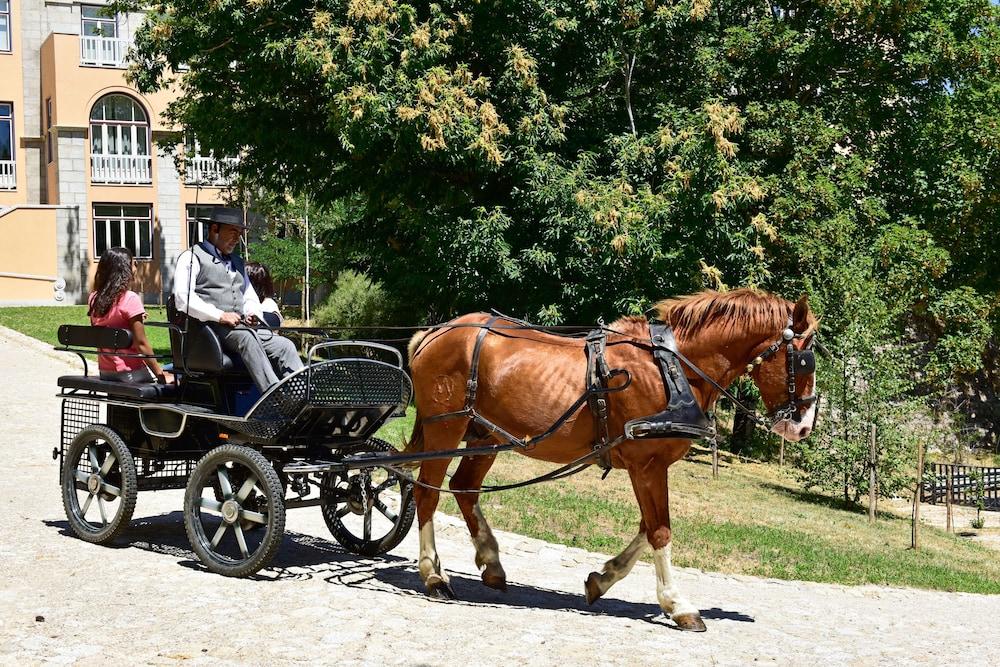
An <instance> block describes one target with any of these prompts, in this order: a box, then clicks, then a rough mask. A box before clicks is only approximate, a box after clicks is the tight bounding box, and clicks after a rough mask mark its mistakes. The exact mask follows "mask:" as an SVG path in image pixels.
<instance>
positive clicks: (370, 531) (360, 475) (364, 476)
mask: <svg viewBox="0 0 1000 667" xmlns="http://www.w3.org/2000/svg"><path fill="white" fill-rule="evenodd" d="M387 451H390V452H395V451H397V450H396V448H395V447H393V446H392V445H390V444H389V443H388V442H386V441H385V440H379V439H378V438H372V439H370V440H369V441H368V442H366V443H365V445H364V447H362V448H360V449H359V450H358V452H357V453H365V452H387ZM320 495H321V499H322V501H323V504H322V509H323V520H324V521H326V527H327V528H329V529H330V532H331V533H332V534H333V536H334V538H336V540H337V542H339V543H340V544H341V546H343V547H344V548H345V549H347V550H348V551H350V552H351V553H355V554H358V555H359V556H378V555H379V554H384V553H386V552H388V551H391V550H392V549H394V548H395V547H396V545H398V544H399V543H400V542H401V541H402V540H403V538H404V537H406V533H408V532H409V530H410V526H412V525H413V515H414V513H415V512H416V505H415V504H414V502H413V484H412V483H411V482H409V481H407V480H406V479H405V478H403V477H400V476H399V475H397V474H396V473H394V472H392V471H390V470H386V469H384V468H363V469H360V470H347V471H342V472H328V473H326V474H325V475H323V482H322V490H321V494H320Z"/></svg>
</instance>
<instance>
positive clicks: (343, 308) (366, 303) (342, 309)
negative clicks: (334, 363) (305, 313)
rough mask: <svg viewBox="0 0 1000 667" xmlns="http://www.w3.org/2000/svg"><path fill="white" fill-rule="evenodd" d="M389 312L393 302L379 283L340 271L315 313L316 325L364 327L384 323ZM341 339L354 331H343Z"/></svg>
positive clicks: (361, 274) (363, 275)
mask: <svg viewBox="0 0 1000 667" xmlns="http://www.w3.org/2000/svg"><path fill="white" fill-rule="evenodd" d="M392 312H393V300H392V298H391V297H390V295H389V294H388V293H387V292H386V290H385V288H383V287H382V284H381V283H378V282H372V280H371V279H370V278H368V276H366V275H365V274H363V273H359V272H357V271H353V270H351V269H346V270H344V271H341V272H340V273H339V274H338V275H337V281H336V283H335V284H334V286H333V291H332V292H331V293H330V296H329V298H327V300H326V303H324V304H323V305H322V306H320V307H319V308H318V309H317V310H316V314H315V317H314V319H315V323H316V325H317V326H338V327H366V326H373V325H376V324H385V323H386V322H388V321H389V318H390V317H391V315H392ZM343 333H344V335H345V336H348V337H350V336H354V335H355V333H356V332H354V331H345V332H343Z"/></svg>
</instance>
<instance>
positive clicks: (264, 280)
mask: <svg viewBox="0 0 1000 667" xmlns="http://www.w3.org/2000/svg"><path fill="white" fill-rule="evenodd" d="M246 269H247V278H249V279H250V285H251V286H253V291H254V292H256V293H257V298H258V299H260V308H261V310H263V311H264V322H265V323H266V324H267V326H269V327H280V326H281V323H282V322H284V321H285V318H284V317H282V316H281V313H280V312H278V304H276V303H275V302H274V299H273V298H271V297H273V296H274V281H273V280H271V272H270V271H268V270H267V267H266V266H264V265H263V264H261V263H260V262H247V264H246Z"/></svg>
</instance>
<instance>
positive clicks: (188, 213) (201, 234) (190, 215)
mask: <svg viewBox="0 0 1000 667" xmlns="http://www.w3.org/2000/svg"><path fill="white" fill-rule="evenodd" d="M220 206H221V204H188V205H187V206H185V207H184V217H185V219H186V220H187V241H188V246H189V247H190V246H193V245H194V244H196V243H200V242H201V241H204V240H205V238H206V237H205V232H206V231H208V223H205V222H198V217H199V216H198V213H199V212H200V213H201V217H208V214H209V212H211V210H212V209H215V208H219V207H220Z"/></svg>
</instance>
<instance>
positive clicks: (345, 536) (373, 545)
mask: <svg viewBox="0 0 1000 667" xmlns="http://www.w3.org/2000/svg"><path fill="white" fill-rule="evenodd" d="M379 451H382V452H398V451H399V450H397V449H396V448H395V447H393V446H392V445H391V444H389V443H388V442H386V441H385V440H381V439H380V438H370V439H369V440H368V441H367V442H365V444H364V445H363V446H362V447H359V448H358V449H357V450H356V451H352V452H351V453H352V454H360V453H364V452H379ZM387 472H389V474H394V473H392V472H391V471H387ZM332 474H334V473H326V475H332ZM325 479H326V477H325V476H324V484H323V486H324V487H325V486H326V484H325ZM399 487H400V497H401V498H402V499H403V501H404V502H403V506H402V508H401V510H400V512H399V516H398V518H397V519H396V523H395V524H394V525H393V528H392V530H390V531H389V532H388V533H386V534H385V535H384V536H383V537H382V538H381V539H379V540H371V541H367V542H366V541H365V540H364V538H359V537H358V536H356V535H354V533H352V532H351V531H349V530H348V529H347V527H346V526H344V524H343V522H341V520H340V519H338V518H337V515H336V512H337V504H336V503H329V504H328V503H326V502H324V503H323V504H322V505H321V506H320V507H321V509H322V511H323V521H325V522H326V527H327V528H328V529H329V530H330V534H331V535H333V537H334V539H336V540H337V542H338V543H339V544H340V546H342V547H344V548H345V549H346V550H348V551H350V552H351V553H353V554H357V555H359V556H367V557H369V558H373V557H375V556H380V555H382V554H385V553H388V552H390V551H392V550H393V549H395V548H396V547H397V546H399V543H400V542H402V541H403V538H405V537H406V534H407V533H408V532H410V528H411V527H412V526H413V517H414V516H415V515H416V512H417V505H416V503H415V502H414V500H413V485H412V484H410V483H408V482H406V481H405V480H402V479H401V480H400V481H399ZM320 494H321V497H323V496H325V492H324V491H321V492H320ZM369 511H372V510H369Z"/></svg>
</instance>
